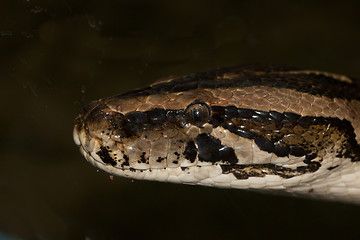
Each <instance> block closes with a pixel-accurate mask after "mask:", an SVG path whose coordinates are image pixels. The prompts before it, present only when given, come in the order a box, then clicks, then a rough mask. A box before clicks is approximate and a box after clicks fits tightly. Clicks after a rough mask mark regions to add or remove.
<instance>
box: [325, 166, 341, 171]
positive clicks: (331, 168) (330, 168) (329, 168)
mask: <svg viewBox="0 0 360 240" xmlns="http://www.w3.org/2000/svg"><path fill="white" fill-rule="evenodd" d="M338 166H339V165H336V166H333V167H328V170H329V171H331V170H333V169H335V168H337V167H338Z"/></svg>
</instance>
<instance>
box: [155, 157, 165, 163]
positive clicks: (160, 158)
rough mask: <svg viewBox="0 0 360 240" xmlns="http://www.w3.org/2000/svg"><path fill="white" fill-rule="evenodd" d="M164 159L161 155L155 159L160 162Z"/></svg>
mask: <svg viewBox="0 0 360 240" xmlns="http://www.w3.org/2000/svg"><path fill="white" fill-rule="evenodd" d="M164 159H165V158H163V157H158V159H156V161H157V162H159V163H160V162H162V161H163V160H164Z"/></svg>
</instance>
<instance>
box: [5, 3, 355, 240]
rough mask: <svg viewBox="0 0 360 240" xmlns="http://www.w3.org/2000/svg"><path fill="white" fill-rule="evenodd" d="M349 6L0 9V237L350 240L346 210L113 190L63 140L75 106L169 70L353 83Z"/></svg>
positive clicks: (167, 189)
mask: <svg viewBox="0 0 360 240" xmlns="http://www.w3.org/2000/svg"><path fill="white" fill-rule="evenodd" d="M49 2H51V3H49ZM334 2H337V3H334ZM359 7H360V5H359V1H346V2H345V1H341V4H340V1H332V2H331V3H330V1H322V2H319V1H317V2H315V1H300V0H299V1H276V2H275V1H273V2H270V1H259V0H256V1H250V0H248V1H220V0H219V1H209V0H200V1H196V0H193V1H173V0H172V1H145V0H144V1H141V0H140V1H133V0H129V1H121V0H114V1H100V0H98V1H96V0H93V1H70V0H68V1H66V0H59V1H33V0H23V1H21V0H18V1H11V0H8V1H6V0H5V1H4V0H1V1H0V81H1V85H0V100H1V101H0V106H1V118H0V126H1V127H0V129H1V138H0V232H1V234H0V238H1V239H85V240H90V239H91V240H92V239H94V240H95V239H129V238H132V239H137V238H142V239H245V238H246V239H274V238H278V239H304V238H307V239H315V238H316V239H323V238H328V239H330V238H341V239H360V231H359V221H358V218H359V215H360V208H359V207H357V206H352V205H345V204H341V203H329V202H321V201H310V200H303V199H293V198H287V197H280V196H268V195H262V194H257V193H251V192H247V191H240V190H223V189H212V188H205V187H194V186H185V185H175V184H166V183H156V182H142V181H131V180H128V179H122V178H118V177H115V178H114V180H113V181H111V180H110V178H109V176H108V175H107V174H105V173H102V172H97V171H96V169H95V168H93V167H92V166H91V165H90V164H88V163H87V162H86V161H85V159H84V158H83V157H82V156H81V155H80V153H79V151H78V148H77V147H76V146H75V144H74V143H73V140H72V127H73V123H74V122H73V120H74V118H75V116H76V113H77V111H78V109H79V108H80V106H81V105H82V104H84V103H86V102H88V101H90V100H93V99H98V98H101V97H105V96H109V95H114V94H118V93H122V92H125V91H128V90H130V89H133V88H138V87H142V86H144V85H146V84H148V83H150V82H152V81H154V80H156V79H158V78H161V77H165V76H169V75H182V74H186V73H192V72H198V71H204V70H210V69H213V68H218V67H225V66H233V65H237V64H241V63H256V62H259V63H282V64H288V65H294V66H297V67H300V68H303V69H316V70H322V71H330V72H336V73H340V74H346V75H349V76H355V77H360V68H359V66H360V45H359V43H360V32H359V22H360V21H359V20H360V14H359Z"/></svg>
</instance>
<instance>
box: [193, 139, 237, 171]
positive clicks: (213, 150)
mask: <svg viewBox="0 0 360 240" xmlns="http://www.w3.org/2000/svg"><path fill="white" fill-rule="evenodd" d="M195 142H196V145H197V147H198V151H199V160H200V161H204V162H212V163H216V162H218V161H222V162H226V163H229V164H232V163H237V162H238V159H237V157H236V155H235V152H234V150H233V149H232V148H229V147H227V146H224V145H221V142H220V140H219V139H217V138H214V137H213V136H210V135H209V134H205V133H202V134H199V135H198V136H197V137H196V140H195Z"/></svg>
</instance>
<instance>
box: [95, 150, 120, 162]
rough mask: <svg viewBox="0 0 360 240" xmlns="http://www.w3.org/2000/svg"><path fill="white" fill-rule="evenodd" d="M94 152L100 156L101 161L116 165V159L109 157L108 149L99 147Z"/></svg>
mask: <svg viewBox="0 0 360 240" xmlns="http://www.w3.org/2000/svg"><path fill="white" fill-rule="evenodd" d="M96 154H97V155H98V156H99V157H100V159H101V160H102V161H103V163H105V164H110V165H111V166H115V165H116V161H115V160H114V159H113V158H112V157H110V155H109V150H108V149H107V148H105V147H100V150H99V151H98V152H96Z"/></svg>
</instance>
